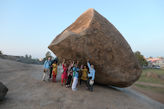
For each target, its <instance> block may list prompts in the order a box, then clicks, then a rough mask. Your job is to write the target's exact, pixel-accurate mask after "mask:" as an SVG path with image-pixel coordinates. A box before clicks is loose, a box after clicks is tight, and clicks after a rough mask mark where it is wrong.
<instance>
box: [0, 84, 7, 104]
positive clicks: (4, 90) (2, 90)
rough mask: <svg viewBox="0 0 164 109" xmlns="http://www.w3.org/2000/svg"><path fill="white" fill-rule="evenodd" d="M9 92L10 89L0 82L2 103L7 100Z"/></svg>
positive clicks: (0, 99)
mask: <svg viewBox="0 0 164 109" xmlns="http://www.w3.org/2000/svg"><path fill="white" fill-rule="evenodd" d="M7 91H8V88H7V87H6V86H5V85H4V84H3V83H2V82H0V101H2V100H3V99H4V98H5V95H6V94H7Z"/></svg>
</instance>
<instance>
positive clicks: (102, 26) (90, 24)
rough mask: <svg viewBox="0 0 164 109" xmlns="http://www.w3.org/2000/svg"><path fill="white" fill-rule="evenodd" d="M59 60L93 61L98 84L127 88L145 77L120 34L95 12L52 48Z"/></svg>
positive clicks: (91, 10) (70, 28) (61, 35)
mask: <svg viewBox="0 0 164 109" xmlns="http://www.w3.org/2000/svg"><path fill="white" fill-rule="evenodd" d="M48 48H49V49H50V50H51V51H52V52H53V53H54V54H55V55H56V56H58V57H59V58H66V59H72V60H76V59H77V60H80V61H81V62H82V63H86V59H87V58H89V59H90V62H91V64H94V65H95V69H96V77H95V82H96V83H99V84H103V85H113V86H117V87H127V86H130V85H131V84H133V83H134V82H135V81H136V80H137V79H138V78H139V77H140V74H141V68H140V66H139V64H138V61H137V59H136V58H135V56H134V53H133V52H132V50H131V48H130V46H129V44H128V43H127V41H126V40H125V39H124V37H123V36H122V35H121V34H120V32H119V31H118V30H117V29H116V28H115V27H114V26H113V25H112V24H111V23H110V22H109V21H108V20H107V19H106V18H104V17H103V16H101V15H100V14H99V13H98V12H97V11H95V10H94V9H88V10H87V11H86V12H84V13H83V14H82V15H81V16H80V17H79V18H78V19H77V20H76V21H75V22H74V23H73V24H71V25H70V26H69V27H68V28H66V29H65V30H64V31H63V32H62V33H61V34H59V35H58V36H57V37H56V38H55V39H54V40H53V41H52V43H51V44H50V45H49V47H48Z"/></svg>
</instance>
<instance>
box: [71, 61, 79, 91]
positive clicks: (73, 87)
mask: <svg viewBox="0 0 164 109" xmlns="http://www.w3.org/2000/svg"><path fill="white" fill-rule="evenodd" d="M77 65H78V62H77V64H75V66H74V67H73V72H74V78H73V84H72V90H73V91H76V90H77V84H78V76H79V70H80V69H79V68H78V67H77Z"/></svg>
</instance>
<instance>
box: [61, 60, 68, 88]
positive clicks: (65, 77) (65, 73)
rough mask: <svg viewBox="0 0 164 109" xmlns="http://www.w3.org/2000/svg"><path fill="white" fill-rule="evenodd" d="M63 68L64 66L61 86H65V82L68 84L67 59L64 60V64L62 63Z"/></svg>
mask: <svg viewBox="0 0 164 109" xmlns="http://www.w3.org/2000/svg"><path fill="white" fill-rule="evenodd" d="M62 66H63V73H62V75H61V85H62V86H63V82H64V83H65V84H66V81H67V69H68V68H67V64H66V63H65V59H64V60H63V63H62Z"/></svg>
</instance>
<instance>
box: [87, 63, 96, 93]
mask: <svg viewBox="0 0 164 109" xmlns="http://www.w3.org/2000/svg"><path fill="white" fill-rule="evenodd" d="M87 65H88V68H89V72H90V73H89V74H88V81H87V87H88V89H89V90H90V91H93V84H94V79H95V69H94V65H90V63H89V60H87Z"/></svg>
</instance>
